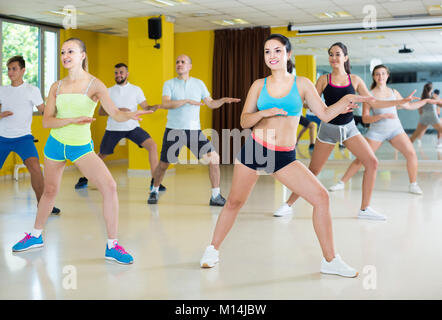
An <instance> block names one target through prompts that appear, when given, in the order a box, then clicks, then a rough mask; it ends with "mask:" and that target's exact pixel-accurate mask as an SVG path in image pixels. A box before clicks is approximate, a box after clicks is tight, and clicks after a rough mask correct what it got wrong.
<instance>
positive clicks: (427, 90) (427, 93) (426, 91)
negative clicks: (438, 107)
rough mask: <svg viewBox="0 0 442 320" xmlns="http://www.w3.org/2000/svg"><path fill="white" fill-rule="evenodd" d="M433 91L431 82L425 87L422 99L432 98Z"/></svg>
mask: <svg viewBox="0 0 442 320" xmlns="http://www.w3.org/2000/svg"><path fill="white" fill-rule="evenodd" d="M432 89H433V84H432V83H431V82H427V83H426V84H425V85H424V89H423V90H422V95H421V99H428V98H430V92H431V90H432Z"/></svg>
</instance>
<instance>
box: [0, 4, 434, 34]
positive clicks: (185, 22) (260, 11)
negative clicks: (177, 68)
mask: <svg viewBox="0 0 442 320" xmlns="http://www.w3.org/2000/svg"><path fill="white" fill-rule="evenodd" d="M175 1H183V0H175ZM187 1H188V2H190V4H179V5H176V6H173V7H171V6H166V7H163V8H160V7H156V6H154V5H152V4H148V3H146V2H144V1H143V0H19V1H11V0H0V13H1V14H3V15H13V16H20V17H25V18H28V19H33V20H35V21H39V22H46V23H53V24H58V25H62V21H63V16H57V15H54V14H50V13H48V11H50V10H55V11H62V10H63V7H64V6H66V5H73V6H75V8H76V10H77V11H78V12H80V13H81V14H80V15H78V16H77V23H78V28H80V29H86V30H93V31H97V30H105V31H107V32H109V33H113V34H116V35H121V36H127V32H128V28H127V19H128V18H130V17H140V16H152V15H159V14H163V15H168V16H171V17H174V19H175V32H189V31H200V30H213V29H220V28H226V26H220V25H216V24H214V23H212V21H217V20H224V19H233V18H241V19H244V20H246V21H248V22H249V24H247V25H244V26H262V25H269V26H286V25H288V23H289V22H292V23H294V24H296V25H308V24H329V23H340V22H360V21H361V20H362V19H364V17H365V16H366V15H367V14H366V13H364V12H363V9H364V6H366V5H374V6H375V7H376V13H377V18H378V19H380V20H382V19H392V18H394V17H400V16H407V15H429V14H431V15H436V16H437V15H441V16H442V8H441V7H440V5H441V4H442V1H441V0H310V1H303V0H187ZM432 6H433V7H432ZM437 6H439V8H438V10H432V9H433V8H435V7H436V8H437ZM341 11H346V12H347V13H348V14H349V15H350V16H348V17H342V18H328V17H326V16H325V17H324V18H319V17H318V16H316V15H318V14H321V13H325V12H329V13H333V12H341ZM233 27H238V26H233Z"/></svg>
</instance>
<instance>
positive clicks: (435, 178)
mask: <svg viewBox="0 0 442 320" xmlns="http://www.w3.org/2000/svg"><path fill="white" fill-rule="evenodd" d="M306 161H307V160H306ZM305 163H306V164H308V162H305ZM347 164H348V163H347ZM347 164H345V165H343V164H340V165H333V164H331V162H330V163H329V164H328V165H327V167H326V168H325V170H324V171H323V172H322V173H321V174H320V176H319V179H320V180H321V182H322V183H323V184H324V185H325V186H326V187H328V186H330V185H331V184H333V183H334V182H336V181H337V179H338V178H339V177H341V176H342V174H343V172H344V170H345V168H346V165H347ZM109 167H110V169H111V171H112V173H113V175H114V177H115V179H116V181H117V183H118V193H119V201H120V219H119V223H120V225H119V238H120V243H121V244H122V245H123V246H124V247H125V248H126V249H127V250H128V251H129V252H130V253H132V254H133V256H134V259H135V263H134V264H133V265H130V266H124V265H119V264H116V263H112V262H108V261H106V260H105V259H104V251H105V240H106V234H105V228H104V222H103V219H102V213H101V196H100V194H99V193H98V191H97V190H94V188H93V187H90V188H89V189H85V190H81V191H75V190H74V184H75V182H76V181H77V179H78V177H79V174H78V172H77V171H76V170H70V171H69V170H68V171H66V172H65V174H64V176H63V181H62V187H61V191H60V194H59V196H58V198H57V201H56V205H57V206H58V207H60V208H61V210H62V213H61V215H60V216H51V217H50V219H49V221H48V223H47V226H46V230H45V232H44V234H43V236H44V240H45V247H44V248H41V249H37V250H34V251H29V252H24V253H17V254H13V253H12V252H11V247H12V245H13V244H14V243H15V242H17V241H18V240H20V239H21V238H22V237H23V236H24V233H23V232H29V231H30V230H31V228H32V226H33V222H34V219H35V213H36V201H35V196H34V193H33V191H32V189H31V187H30V181H29V178H21V179H20V180H19V182H14V181H12V180H5V181H1V182H0V194H1V200H2V206H1V209H0V283H1V288H2V289H1V290H0V299H442V273H441V272H440V268H441V266H442V231H441V230H442V170H441V168H440V166H439V167H435V168H432V167H431V166H426V167H425V168H422V169H421V170H420V171H419V176H418V182H419V184H420V186H421V188H422V189H423V190H424V195H423V196H416V195H412V194H409V193H407V188H408V177H407V174H406V171H405V168H404V167H403V166H393V167H392V168H391V169H389V168H386V167H385V166H381V168H380V170H379V172H378V176H377V181H376V187H375V191H374V193H373V200H372V207H373V208H374V209H376V210H378V211H380V212H382V213H383V214H385V215H386V216H388V220H387V221H385V222H378V221H363V220H358V219H357V218H356V215H357V210H358V208H359V205H360V199H361V179H362V174H361V173H359V174H357V175H356V176H355V177H354V178H353V180H352V181H351V183H350V184H348V185H347V186H346V189H345V190H344V191H340V192H336V193H331V208H332V215H333V227H334V234H335V244H336V248H337V252H338V253H340V254H341V256H342V257H343V259H344V260H345V261H346V262H347V263H349V264H350V265H352V266H353V267H355V268H356V269H358V271H359V272H360V276H359V277H358V278H356V279H345V278H341V277H337V276H328V275H321V274H320V273H319V267H320V261H321V251H320V248H319V245H318V241H317V239H316V237H315V234H314V231H313V226H312V221H311V213H312V209H311V206H310V205H309V204H308V203H306V202H305V201H304V200H300V201H298V202H297V203H296V204H295V206H294V214H293V215H292V216H290V217H283V218H274V217H272V212H273V211H274V210H275V209H277V208H278V207H279V206H280V204H281V203H282V201H283V200H284V199H285V198H286V197H287V196H288V191H287V190H286V189H285V187H283V186H282V185H281V184H280V183H278V182H276V181H275V180H274V179H273V178H272V177H271V176H262V177H260V180H259V181H258V183H257V185H256V187H255V189H254V191H253V193H252V195H251V197H250V199H249V200H248V202H247V204H246V205H245V206H244V208H243V209H242V210H241V212H240V214H239V216H238V219H237V221H236V224H235V225H234V227H233V229H232V231H231V232H230V234H229V235H228V237H227V239H226V240H225V242H224V243H223V245H222V247H221V251H220V259H221V260H220V263H219V265H218V266H217V267H215V268H213V269H204V270H203V269H200V268H199V259H200V258H201V255H202V253H203V251H204V249H205V247H206V246H207V245H208V243H209V242H210V238H211V235H212V231H213V227H214V224H215V222H216V219H217V216H218V214H219V212H220V208H211V207H209V205H208V202H209V197H210V184H209V179H208V171H207V167H204V166H200V165H193V166H177V169H176V171H175V172H172V173H169V174H167V175H166V177H165V179H164V182H163V184H164V185H166V186H167V188H168V191H167V192H166V193H164V194H163V195H162V196H161V197H160V201H159V204H158V205H154V206H149V205H147V203H146V200H147V197H148V189H147V183H148V181H150V178H147V177H140V176H128V174H127V170H126V168H127V166H126V164H116V165H115V164H114V165H109ZM232 169H233V168H232V166H222V168H221V175H222V178H221V179H222V181H221V190H222V193H223V194H224V196H227V194H228V191H229V189H230V182H231V179H232V172H233V170H232ZM364 272H365V273H364Z"/></svg>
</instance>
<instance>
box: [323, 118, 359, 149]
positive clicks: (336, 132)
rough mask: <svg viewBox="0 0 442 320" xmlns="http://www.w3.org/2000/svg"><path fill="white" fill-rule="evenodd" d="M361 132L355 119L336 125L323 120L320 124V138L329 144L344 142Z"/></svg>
mask: <svg viewBox="0 0 442 320" xmlns="http://www.w3.org/2000/svg"><path fill="white" fill-rule="evenodd" d="M358 134H361V133H360V132H359V130H358V128H357V127H356V124H355V121H354V120H351V122H349V123H347V124H343V125H336V124H331V123H327V122H324V121H322V122H321V125H320V126H319V132H318V140H319V141H321V142H323V143H328V144H333V145H334V144H336V142H339V144H342V143H343V142H344V141H345V140H347V139H350V138H351V137H354V136H356V135H358Z"/></svg>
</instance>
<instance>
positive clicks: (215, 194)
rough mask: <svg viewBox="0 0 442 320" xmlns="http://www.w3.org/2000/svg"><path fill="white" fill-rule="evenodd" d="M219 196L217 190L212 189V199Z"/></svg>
mask: <svg viewBox="0 0 442 320" xmlns="http://www.w3.org/2000/svg"><path fill="white" fill-rule="evenodd" d="M219 194H220V190H219V188H212V198H216V197H217V196H218V195H219Z"/></svg>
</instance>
